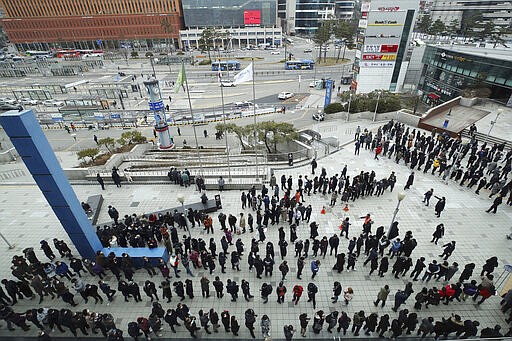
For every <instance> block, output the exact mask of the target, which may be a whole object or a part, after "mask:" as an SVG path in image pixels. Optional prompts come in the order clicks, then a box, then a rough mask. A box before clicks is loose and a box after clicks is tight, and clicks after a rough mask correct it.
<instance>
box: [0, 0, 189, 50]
mask: <svg viewBox="0 0 512 341" xmlns="http://www.w3.org/2000/svg"><path fill="white" fill-rule="evenodd" d="M0 6H1V7H2V9H3V11H4V13H5V17H4V18H2V26H3V27H4V29H5V31H6V33H7V35H8V37H9V40H10V41H11V43H14V44H16V45H17V46H18V48H19V49H31V50H34V49H45V50H47V49H49V48H53V47H70V48H92V49H98V48H114V47H119V46H121V45H123V44H125V46H126V45H129V46H132V45H133V46H143V47H149V48H152V47H154V46H155V45H161V44H165V42H166V41H167V40H169V39H174V40H176V41H177V38H178V37H179V34H178V31H179V29H180V28H181V26H182V11H181V4H180V1H179V0H122V1H103V0H0ZM162 22H166V23H168V25H167V27H168V29H166V27H165V25H163V24H162Z"/></svg>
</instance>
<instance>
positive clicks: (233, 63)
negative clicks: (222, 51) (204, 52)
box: [212, 60, 240, 71]
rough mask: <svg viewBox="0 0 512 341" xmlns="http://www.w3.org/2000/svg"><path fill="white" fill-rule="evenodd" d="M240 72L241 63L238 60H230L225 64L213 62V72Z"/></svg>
mask: <svg viewBox="0 0 512 341" xmlns="http://www.w3.org/2000/svg"><path fill="white" fill-rule="evenodd" d="M219 70H220V71H226V70H230V71H231V70H240V62H239V61H238V60H228V61H224V62H213V63H212V71H219Z"/></svg>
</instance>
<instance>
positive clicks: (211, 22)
mask: <svg viewBox="0 0 512 341" xmlns="http://www.w3.org/2000/svg"><path fill="white" fill-rule="evenodd" d="M182 4H183V15H184V19H185V27H186V28H185V29H184V30H181V31H180V40H181V42H182V44H183V46H188V47H190V48H199V39H201V36H202V32H203V30H204V29H205V28H208V27H211V28H215V30H216V31H217V32H219V33H221V35H222V37H219V39H215V41H214V42H213V45H214V49H217V48H223V49H226V50H230V49H232V48H235V47H236V48H243V47H250V46H252V47H256V46H258V45H261V44H268V45H269V46H270V45H280V44H281V41H282V33H281V32H282V31H281V28H280V27H278V25H277V24H276V20H277V2H276V1H275V0H182Z"/></svg>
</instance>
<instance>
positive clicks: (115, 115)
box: [110, 113, 121, 118]
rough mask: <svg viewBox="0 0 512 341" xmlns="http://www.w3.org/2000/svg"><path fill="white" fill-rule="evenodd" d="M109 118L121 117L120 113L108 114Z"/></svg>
mask: <svg viewBox="0 0 512 341" xmlns="http://www.w3.org/2000/svg"><path fill="white" fill-rule="evenodd" d="M110 118H121V114H114V113H112V114H110Z"/></svg>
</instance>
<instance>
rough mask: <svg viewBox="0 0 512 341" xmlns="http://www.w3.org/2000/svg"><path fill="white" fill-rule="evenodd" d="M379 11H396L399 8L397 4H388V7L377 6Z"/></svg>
mask: <svg viewBox="0 0 512 341" xmlns="http://www.w3.org/2000/svg"><path fill="white" fill-rule="evenodd" d="M377 9H378V10H379V11H381V12H396V11H398V10H399V9H400V7H398V6H390V7H379V8H377Z"/></svg>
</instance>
